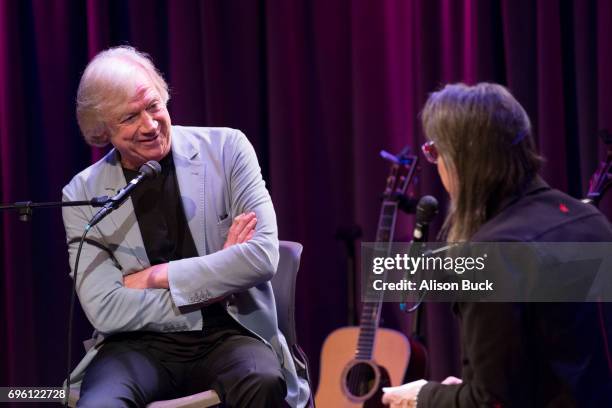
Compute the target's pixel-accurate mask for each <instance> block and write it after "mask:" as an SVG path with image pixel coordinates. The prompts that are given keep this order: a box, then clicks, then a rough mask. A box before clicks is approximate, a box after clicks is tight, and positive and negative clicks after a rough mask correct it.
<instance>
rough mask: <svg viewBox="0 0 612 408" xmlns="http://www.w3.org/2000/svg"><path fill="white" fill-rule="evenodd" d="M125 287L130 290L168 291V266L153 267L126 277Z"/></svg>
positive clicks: (124, 278)
mask: <svg viewBox="0 0 612 408" xmlns="http://www.w3.org/2000/svg"><path fill="white" fill-rule="evenodd" d="M123 286H125V287H126V288H130V289H168V287H169V285H168V264H167V263H163V264H159V265H153V266H150V267H148V268H146V269H143V270H142V271H140V272H135V273H132V274H130V275H127V276H124V277H123Z"/></svg>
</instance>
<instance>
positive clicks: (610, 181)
mask: <svg viewBox="0 0 612 408" xmlns="http://www.w3.org/2000/svg"><path fill="white" fill-rule="evenodd" d="M599 136H600V138H601V140H602V141H603V142H604V144H605V145H606V146H607V147H608V151H607V153H606V159H605V160H604V161H602V162H601V163H600V164H599V167H598V168H597V171H596V172H595V173H594V174H593V176H592V177H591V181H590V182H589V192H588V193H587V198H586V200H585V201H587V202H590V203H592V204H594V205H595V206H597V205H598V204H599V201H600V200H601V199H602V198H603V195H604V193H605V192H606V190H608V188H610V186H611V185H612V174H611V173H610V172H611V170H612V134H610V132H608V131H607V130H602V131H600V132H599Z"/></svg>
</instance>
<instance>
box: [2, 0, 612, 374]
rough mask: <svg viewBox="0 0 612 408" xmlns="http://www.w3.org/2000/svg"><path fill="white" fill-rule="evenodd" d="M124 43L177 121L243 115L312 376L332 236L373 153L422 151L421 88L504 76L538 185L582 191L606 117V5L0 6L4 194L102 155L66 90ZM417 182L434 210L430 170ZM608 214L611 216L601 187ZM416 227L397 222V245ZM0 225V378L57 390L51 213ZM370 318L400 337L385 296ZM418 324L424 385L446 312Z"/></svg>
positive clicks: (58, 278)
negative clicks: (297, 256) (287, 250)
mask: <svg viewBox="0 0 612 408" xmlns="http://www.w3.org/2000/svg"><path fill="white" fill-rule="evenodd" d="M120 44H130V45H133V46H135V47H137V48H139V49H140V50H142V51H145V52H147V53H149V54H150V55H151V56H152V58H153V59H154V61H155V63H156V65H157V66H158V67H159V68H160V70H161V71H162V72H163V73H164V74H165V76H166V78H167V80H168V82H169V84H170V88H171V102H170V110H171V114H172V119H173V122H174V123H175V124H183V125H199V126H231V127H236V128H239V129H241V130H243V131H244V132H245V133H246V134H247V136H248V137H249V139H250V140H251V142H252V143H253V145H254V146H255V149H256V150H257V153H258V157H259V159H260V164H261V167H262V171H263V174H264V177H265V179H266V181H267V183H268V187H269V188H270V190H271V192H272V196H273V200H274V203H275V207H276V210H277V216H278V222H279V230H280V236H281V238H282V239H289V240H296V241H300V242H302V243H303V244H304V247H305V249H304V255H303V259H302V268H301V271H300V277H299V283H298V294H297V300H296V301H297V322H298V333H299V338H300V341H301V343H302V344H303V346H304V347H305V349H306V351H307V353H308V355H309V356H310V359H311V362H312V363H313V364H312V365H313V369H314V370H313V373H312V374H313V377H315V379H316V378H317V376H318V372H317V370H318V359H319V351H320V347H321V344H322V342H323V340H324V338H325V336H326V335H327V334H328V333H330V332H331V331H332V330H333V329H335V328H337V327H340V326H342V325H344V324H345V323H346V322H345V318H346V288H345V286H346V276H345V267H344V265H345V257H344V255H345V254H344V247H343V245H342V244H341V243H339V242H338V241H336V240H335V238H334V235H335V232H336V230H337V229H338V228H339V227H341V226H347V225H352V224H358V225H360V226H361V227H362V229H363V231H364V240H366V241H367V240H372V239H373V237H374V233H375V229H376V222H377V218H378V210H379V205H380V201H379V198H380V193H381V192H382V189H383V187H384V183H385V177H386V175H387V171H388V165H387V164H386V163H385V162H384V161H383V160H382V159H381V158H380V157H379V151H380V150H382V149H385V150H389V151H392V152H397V151H399V150H400V149H401V148H402V147H403V146H406V145H408V146H410V147H412V149H414V150H416V151H418V148H419V145H420V144H421V143H422V142H423V140H424V138H423V135H422V132H421V129H420V124H419V117H418V114H419V111H420V109H421V107H422V106H423V103H424V102H425V100H426V98H427V95H428V94H429V93H430V92H432V91H434V90H436V89H437V88H439V87H440V86H441V85H443V84H445V83H448V82H456V81H465V82H468V83H474V82H478V81H495V82H499V83H502V84H504V85H506V86H508V87H509V88H510V90H511V91H512V92H513V93H514V94H515V95H516V97H517V98H518V99H519V101H520V102H521V103H522V104H523V106H525V108H526V110H527V111H528V113H529V115H530V117H531V119H532V122H533V129H534V132H535V135H536V139H537V142H538V144H539V146H540V148H541V150H542V153H543V155H544V156H545V157H546V158H547V162H546V165H545V167H544V169H543V175H544V177H545V179H546V180H547V181H548V182H549V183H550V184H552V185H553V186H554V187H557V188H560V189H561V190H564V191H567V192H569V193H570V194H572V195H574V196H577V197H580V196H582V195H583V194H584V193H585V192H586V189H587V187H588V179H589V177H590V175H591V173H592V172H593V170H594V169H595V168H596V166H597V162H598V160H601V159H602V158H603V157H604V153H605V149H604V147H603V146H602V144H601V142H600V141H599V140H598V139H597V136H596V134H597V131H598V130H601V129H607V130H612V122H611V121H612V3H611V2H609V1H584V2H583V1H575V2H561V1H537V2H533V1H529V0H520V1H515V0H513V1H510V0H498V1H489V0H465V1H451V0H434V1H426V0H413V1H406V0H384V1H367V0H333V1H330V0H316V1H309V2H304V1H286V0H257V1H248V2H245V1H240V2H238V1H232V2H228V1H222V0H208V1H197V0H182V1H169V0H155V1H145V0H131V1H113V0H101V1H94V0H86V1H82V2H73V1H69V0H51V1H18V0H0V160H1V163H0V178H1V180H0V182H1V185H2V191H1V194H0V198H1V199H0V201H1V202H4V203H6V202H14V201H20V200H26V199H32V200H38V201H51V200H59V198H60V197H61V188H62V186H63V185H65V184H66V183H67V182H68V181H69V180H70V178H71V177H72V176H73V175H74V174H75V173H76V172H78V171H79V170H81V169H83V168H84V167H86V166H87V165H88V164H90V163H91V162H93V161H95V160H97V159H99V158H100V157H101V156H102V155H103V154H104V152H105V151H106V149H92V148H90V147H88V146H87V145H85V143H84V142H83V140H82V138H81V136H80V135H79V132H78V127H77V124H76V120H75V117H74V98H75V94H76V89H77V86H78V80H79V77H80V74H81V73H82V71H83V69H84V67H85V65H86V63H87V61H88V59H90V58H91V57H93V56H94V55H95V54H96V53H98V52H99V51H101V50H103V49H105V48H107V47H109V46H112V45H120ZM414 193H415V194H416V195H421V194H434V195H436V196H437V197H438V198H439V199H440V200H441V202H442V204H443V205H445V203H446V199H445V194H444V193H443V189H442V186H441V184H440V181H439V180H438V177H437V174H436V171H435V168H434V167H433V166H430V165H428V164H427V163H422V168H421V172H420V175H419V181H418V184H417V185H416V186H415V188H414ZM602 208H603V210H604V211H605V212H607V213H608V214H612V199H609V198H608V199H606V200H605V201H604V203H603V204H602ZM412 221H413V220H412V218H410V217H408V216H402V217H401V219H400V222H399V228H398V232H397V236H398V237H399V238H406V237H408V236H409V235H410V228H411V225H412ZM0 222H1V231H2V240H1V243H0V250H1V252H2V258H1V265H2V271H1V273H0V282H2V283H1V286H0V291H1V292H0V298H1V301H0V319H1V321H2V323H0V328H1V329H0V348H1V349H2V350H5V353H4V356H3V357H2V359H1V360H2V365H1V366H0V385H35V384H38V385H57V384H59V383H60V382H61V381H62V376H63V374H64V371H65V368H64V364H65V363H64V350H65V328H66V327H65V324H66V323H65V316H66V312H67V305H68V296H69V293H70V286H69V285H70V281H69V279H68V275H67V272H68V265H67V256H66V249H65V244H64V232H63V227H62V223H61V215H60V212H59V211H54V210H40V211H38V212H36V213H35V214H34V217H33V220H32V222H31V223H30V224H22V223H20V222H18V221H17V219H16V215H15V214H12V213H4V214H2V215H1V217H0ZM440 222H441V220H438V222H437V224H436V226H439V225H440ZM383 317H384V325H385V326H387V327H395V328H397V329H400V330H403V331H404V332H406V333H408V332H409V331H410V317H409V316H405V315H403V314H402V313H401V312H399V311H398V310H397V306H396V305H392V304H389V305H386V306H385V308H384V313H383ZM77 323H78V324H77V333H76V334H75V336H74V337H75V338H74V339H73V342H74V344H73V347H74V350H75V356H74V360H75V362H76V361H77V359H78V358H79V357H80V353H81V348H80V347H81V346H80V340H81V339H84V338H86V337H87V336H88V334H89V331H90V327H89V325H88V323H87V322H86V320H85V318H84V317H83V315H82V314H79V315H78V316H77ZM426 329H427V333H426V334H427V339H428V341H429V345H430V356H431V361H430V378H433V379H440V378H443V377H445V376H446V375H451V374H454V375H458V374H459V372H458V370H459V363H458V360H459V357H458V356H459V352H458V350H457V343H458V339H457V332H456V328H455V323H454V321H453V318H452V315H451V312H450V307H449V305H446V304H435V305H428V308H427V319H426ZM350 346H351V345H347V347H350Z"/></svg>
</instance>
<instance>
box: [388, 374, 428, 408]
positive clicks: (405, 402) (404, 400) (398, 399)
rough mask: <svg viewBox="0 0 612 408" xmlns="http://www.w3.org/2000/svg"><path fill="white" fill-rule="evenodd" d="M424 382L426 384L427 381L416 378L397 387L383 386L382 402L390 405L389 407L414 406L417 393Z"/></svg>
mask: <svg viewBox="0 0 612 408" xmlns="http://www.w3.org/2000/svg"><path fill="white" fill-rule="evenodd" d="M425 384H427V381H425V380H418V381H413V382H410V383H408V384H404V385H400V386H398V387H383V392H384V394H383V397H382V402H383V404H386V405H389V406H391V408H412V407H415V406H416V401H417V394H418V393H419V391H420V390H421V387H422V386H424V385H425Z"/></svg>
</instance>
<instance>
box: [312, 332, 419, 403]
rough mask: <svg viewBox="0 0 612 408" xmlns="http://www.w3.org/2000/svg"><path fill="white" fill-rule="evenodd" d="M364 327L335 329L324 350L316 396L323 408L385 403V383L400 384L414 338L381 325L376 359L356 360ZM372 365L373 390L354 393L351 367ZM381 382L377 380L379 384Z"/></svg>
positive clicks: (370, 384) (375, 347)
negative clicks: (411, 340) (358, 393)
mask: <svg viewBox="0 0 612 408" xmlns="http://www.w3.org/2000/svg"><path fill="white" fill-rule="evenodd" d="M359 332H360V327H343V328H340V329H338V330H335V331H334V332H332V333H331V334H330V335H329V336H327V339H326V340H325V343H323V350H322V351H321V371H320V374H321V375H320V377H319V388H318V389H317V394H316V396H315V401H316V406H317V407H319V408H344V407H347V408H348V407H366V408H369V407H382V406H383V405H382V403H381V400H380V399H381V398H382V391H381V388H382V387H387V386H389V385H393V386H395V385H400V384H402V380H403V379H404V374H405V372H406V369H407V367H408V361H409V359H410V342H409V341H408V339H407V338H406V336H405V335H404V334H402V333H400V332H398V331H395V330H391V329H384V328H378V329H377V330H376V341H375V344H374V349H373V353H372V360H366V361H362V360H355V348H354V346H355V345H356V344H357V342H358V340H359ZM359 365H369V366H370V367H365V370H368V368H369V369H370V370H369V371H370V372H371V373H372V375H371V376H370V378H371V380H370V381H369V384H368V386H369V387H371V388H372V390H371V391H370V392H365V391H364V393H363V395H362V396H361V397H358V398H355V397H351V396H350V395H349V394H350V393H349V392H347V388H348V387H350V386H349V385H348V384H347V382H348V381H349V380H348V378H349V377H350V376H349V372H350V371H351V369H356V367H357V366H359ZM376 383H377V384H376Z"/></svg>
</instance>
